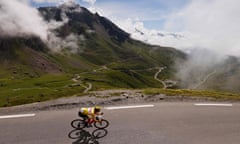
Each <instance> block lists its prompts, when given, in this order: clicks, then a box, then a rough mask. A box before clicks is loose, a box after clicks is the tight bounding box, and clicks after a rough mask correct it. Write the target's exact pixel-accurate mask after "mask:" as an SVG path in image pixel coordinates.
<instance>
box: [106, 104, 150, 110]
mask: <svg viewBox="0 0 240 144" xmlns="http://www.w3.org/2000/svg"><path fill="white" fill-rule="evenodd" d="M144 107H154V105H133V106H117V107H105V109H107V110H116V109H131V108H144Z"/></svg>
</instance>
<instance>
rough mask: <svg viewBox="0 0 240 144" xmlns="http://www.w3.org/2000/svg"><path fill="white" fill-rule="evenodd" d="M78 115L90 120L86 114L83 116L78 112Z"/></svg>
mask: <svg viewBox="0 0 240 144" xmlns="http://www.w3.org/2000/svg"><path fill="white" fill-rule="evenodd" d="M78 115H79V116H80V117H82V118H84V119H87V118H88V116H87V115H85V114H83V113H81V112H78Z"/></svg>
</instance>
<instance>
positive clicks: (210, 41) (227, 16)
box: [165, 0, 240, 55]
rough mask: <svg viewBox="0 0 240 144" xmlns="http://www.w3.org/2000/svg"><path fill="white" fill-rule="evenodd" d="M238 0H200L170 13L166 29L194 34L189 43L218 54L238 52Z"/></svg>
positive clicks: (239, 17)
mask: <svg viewBox="0 0 240 144" xmlns="http://www.w3.org/2000/svg"><path fill="white" fill-rule="evenodd" d="M239 5H240V1H238V0H229V1H227V2H226V1H225V0H211V1H209V0H201V1H197V0H195V1H192V3H190V4H189V5H188V6H186V7H185V8H184V9H182V10H181V11H179V13H178V14H172V15H171V17H169V19H168V21H167V23H166V27H165V28H166V30H171V31H174V30H181V31H187V32H189V33H191V34H193V35H195V37H194V39H193V41H191V42H189V43H193V45H196V46H199V47H204V48H208V49H211V50H214V51H217V52H220V53H222V54H233V55H239V54H240V42H239V37H240V29H239V25H240V9H239Z"/></svg>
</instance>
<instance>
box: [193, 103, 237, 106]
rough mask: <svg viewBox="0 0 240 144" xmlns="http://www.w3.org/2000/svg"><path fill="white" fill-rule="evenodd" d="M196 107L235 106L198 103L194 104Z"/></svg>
mask: <svg viewBox="0 0 240 144" xmlns="http://www.w3.org/2000/svg"><path fill="white" fill-rule="evenodd" d="M194 105H195V106H225V107H231V106H233V104H223V103H222V104H217V103H197V104H194Z"/></svg>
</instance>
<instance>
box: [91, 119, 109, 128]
mask: <svg viewBox="0 0 240 144" xmlns="http://www.w3.org/2000/svg"><path fill="white" fill-rule="evenodd" d="M94 126H95V127H96V128H99V129H104V128H106V127H108V126H109V122H108V121H107V120H105V119H103V120H101V121H100V122H95V123H94Z"/></svg>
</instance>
